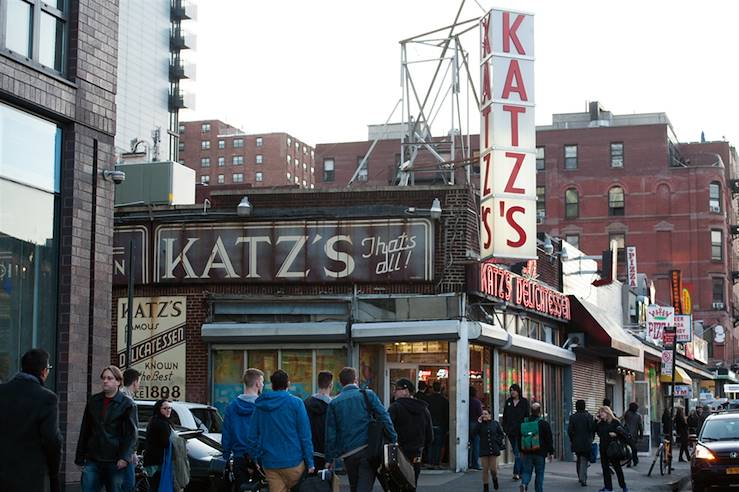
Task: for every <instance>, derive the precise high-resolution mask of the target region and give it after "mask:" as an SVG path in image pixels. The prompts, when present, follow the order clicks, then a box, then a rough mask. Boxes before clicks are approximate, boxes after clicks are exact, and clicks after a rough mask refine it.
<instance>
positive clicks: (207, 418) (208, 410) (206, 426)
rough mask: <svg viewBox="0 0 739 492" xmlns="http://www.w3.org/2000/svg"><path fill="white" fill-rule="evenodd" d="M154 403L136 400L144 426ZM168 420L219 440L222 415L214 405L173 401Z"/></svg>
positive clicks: (140, 421)
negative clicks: (198, 430)
mask: <svg viewBox="0 0 739 492" xmlns="http://www.w3.org/2000/svg"><path fill="white" fill-rule="evenodd" d="M154 403H156V402H154V401H151V400H136V406H137V407H138V411H139V423H141V424H143V425H144V427H146V423H147V422H149V419H150V418H151V414H152V413H153V412H154ZM170 420H171V422H172V425H175V426H181V427H183V428H185V429H193V430H195V429H201V430H202V431H203V432H204V433H206V434H208V437H210V438H211V439H213V440H214V441H217V442H218V443H220V442H221V428H222V427H223V417H221V414H220V413H218V409H217V408H216V407H212V406H210V405H205V404H203V403H189V402H184V401H173V402H172V416H171V417H170Z"/></svg>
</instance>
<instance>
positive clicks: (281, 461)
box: [248, 369, 315, 492]
mask: <svg viewBox="0 0 739 492" xmlns="http://www.w3.org/2000/svg"><path fill="white" fill-rule="evenodd" d="M269 380H270V382H271V383H272V391H270V392H268V393H263V394H262V395H261V396H260V397H259V398H257V400H256V402H255V404H256V411H255V412H254V415H252V421H251V423H250V425H249V435H248V451H249V454H250V455H251V456H252V457H253V458H254V459H255V460H256V461H257V463H259V464H260V465H261V466H262V468H264V473H265V475H266V477H267V483H268V484H269V490H270V492H288V491H289V490H290V489H291V488H292V487H294V486H295V485H297V484H298V482H300V479H301V477H302V476H303V473H304V472H305V471H306V469H307V470H308V473H313V472H314V471H315V466H314V464H313V442H312V441H311V433H310V422H309V421H308V414H307V413H306V411H305V405H304V404H303V401H302V400H301V399H300V398H297V397H295V396H293V395H291V394H290V393H288V392H287V388H288V387H289V386H290V377H289V376H288V374H287V373H286V372H285V371H283V370H282V369H278V370H276V371H275V372H274V373H272V376H270V378H269Z"/></svg>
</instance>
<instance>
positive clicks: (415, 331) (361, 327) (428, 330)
mask: <svg viewBox="0 0 739 492" xmlns="http://www.w3.org/2000/svg"><path fill="white" fill-rule="evenodd" d="M460 326H461V321H459V320H457V319H444V320H434V321H392V322H381V323H353V324H352V339H353V340H361V341H364V342H367V341H383V342H385V341H386V342H393V341H398V342H403V341H405V342H408V341H413V340H457V339H458V338H459V329H460Z"/></svg>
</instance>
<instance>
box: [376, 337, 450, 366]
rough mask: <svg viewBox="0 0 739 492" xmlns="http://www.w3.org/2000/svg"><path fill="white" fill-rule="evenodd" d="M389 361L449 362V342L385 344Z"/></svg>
mask: <svg viewBox="0 0 739 492" xmlns="http://www.w3.org/2000/svg"><path fill="white" fill-rule="evenodd" d="M385 353H386V354H387V361H388V362H402V363H406V364H413V363H417V364H448V363H449V342H441V341H432V342H395V343H389V344H387V345H385Z"/></svg>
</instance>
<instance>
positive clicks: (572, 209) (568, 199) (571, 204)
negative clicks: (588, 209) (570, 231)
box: [565, 188, 580, 219]
mask: <svg viewBox="0 0 739 492" xmlns="http://www.w3.org/2000/svg"><path fill="white" fill-rule="evenodd" d="M579 216H580V196H579V195H578V194H577V190H576V189H575V188H570V189H569V190H567V191H565V218H567V219H575V218H577V217H579Z"/></svg>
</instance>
